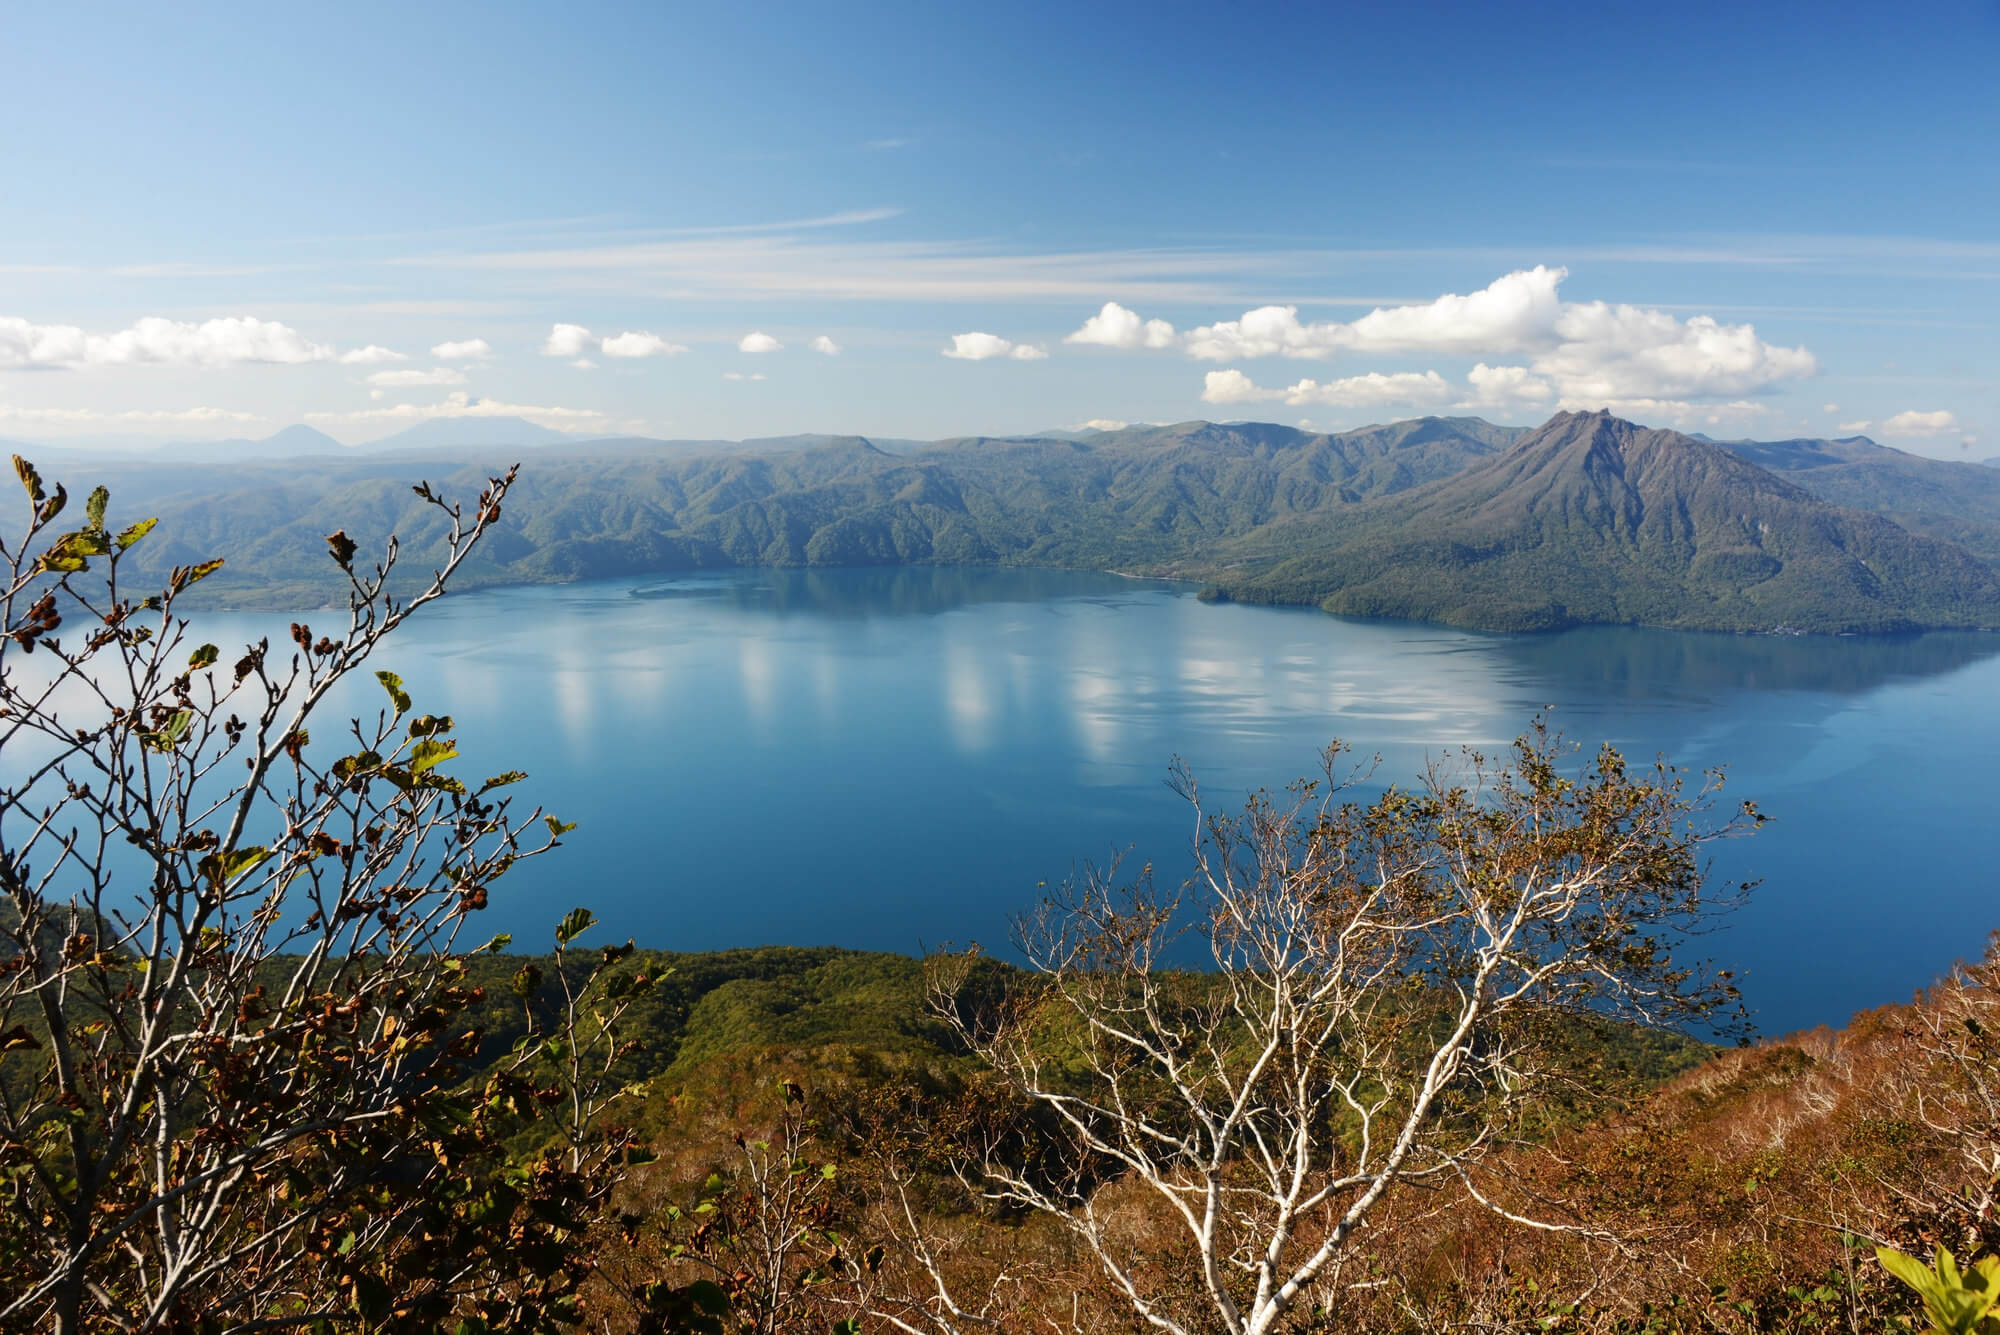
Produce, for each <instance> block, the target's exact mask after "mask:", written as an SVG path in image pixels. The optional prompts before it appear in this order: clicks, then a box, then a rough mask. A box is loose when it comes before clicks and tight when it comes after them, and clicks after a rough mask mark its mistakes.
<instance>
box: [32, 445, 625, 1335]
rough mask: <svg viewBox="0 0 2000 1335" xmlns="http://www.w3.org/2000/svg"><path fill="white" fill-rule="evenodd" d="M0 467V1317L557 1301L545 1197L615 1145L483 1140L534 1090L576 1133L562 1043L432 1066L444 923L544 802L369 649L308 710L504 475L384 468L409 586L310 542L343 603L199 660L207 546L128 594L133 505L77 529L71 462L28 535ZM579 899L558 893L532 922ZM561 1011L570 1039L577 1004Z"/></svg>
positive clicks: (557, 1308) (113, 1325)
mask: <svg viewBox="0 0 2000 1335" xmlns="http://www.w3.org/2000/svg"><path fill="white" fill-rule="evenodd" d="M15 469H16V472H17V474H18V475H19V477H20V479H21V482H22V485H23V486H24V488H25V489H26V491H27V494H28V503H29V515H28V519H27V522H26V523H25V524H24V525H22V526H21V527H20V528H19V529H17V530H16V531H15V532H13V533H9V534H0V580H4V585H0V634H4V636H5V638H4V639H0V757H4V763H3V764H0V902H3V903H4V907H0V1054H4V1055H0V1189H4V1191H5V1193H6V1203H5V1205H4V1207H0V1217H4V1222H0V1327H5V1328H9V1329H18V1328H24V1327H28V1326H33V1327H34V1328H36V1329H53V1330H56V1331H59V1332H73V1331H81V1330H84V1329H92V1330H116V1331H150V1330H162V1329H170V1328H171V1329H180V1328H184V1327H185V1328H191V1327H193V1326H195V1325H197V1324H198V1325H199V1326H200V1328H201V1329H203V1330H217V1331H224V1330H256V1329H265V1328H272V1327H279V1326H295V1325H303V1324H307V1323H310V1322H319V1323H322V1324H326V1323H331V1324H336V1325H345V1324H352V1325H358V1326H363V1327H368V1328H379V1327H383V1326H393V1325H396V1324H397V1323H398V1322H421V1321H422V1320H426V1319H431V1318H434V1317H441V1316H442V1315H443V1314H444V1313H446V1312H449V1311H453V1310H461V1311H465V1312H469V1313H472V1314H474V1315H478V1314H481V1313H484V1314H488V1315H495V1316H505V1315H506V1314H507V1313H509V1312H513V1313H516V1314H519V1313H523V1312H530V1311H533V1310H535V1309H536V1308H537V1307H539V1308H540V1309H542V1310H543V1311H544V1312H546V1313H549V1314H556V1313H560V1312H563V1311H565V1310H567V1309H565V1307H564V1304H565V1303H570V1302H571V1301H572V1300H573V1293H574V1289H575V1286H576V1281H577V1276H578V1275H579V1274H580V1273H581V1270H582V1269H583V1268H587V1267H586V1266H584V1265H583V1263H581V1262H579V1260H578V1258H577V1257H576V1255H575V1254H574V1252H575V1248H574V1246H573V1239H574V1238H575V1237H576V1236H578V1231H577V1230H578V1228H580V1227H581V1223H580V1221H572V1224H573V1225H574V1226H572V1225H571V1224H565V1223H564V1222H562V1221H561V1212H562V1211H564V1210H570V1211H571V1212H572V1213H576V1214H581V1213H582V1212H583V1211H584V1207H585V1206H587V1205H588V1204H589V1202H590V1201H591V1200H593V1199H596V1198H598V1197H599V1196H601V1193H602V1191H603V1190H604V1189H605V1187H604V1185H603V1182H604V1180H605V1179H608V1178H609V1177H610V1176H612V1175H611V1174H610V1173H609V1172H608V1171H606V1164H607V1163H608V1162H609V1159H608V1158H606V1155H609V1154H612V1153H613V1150H612V1149H608V1148H606V1146H607V1145H608V1144H609V1142H606V1144H605V1145H600V1146H599V1147H598V1148H597V1149H595V1150H593V1151H591V1155H592V1156H594V1157H593V1158H592V1161H591V1162H590V1163H586V1162H585V1157H584V1156H578V1155H575V1154H573V1155H572V1156H571V1158H570V1160H569V1162H568V1163H567V1165H562V1164H554V1163H544V1164H541V1165H540V1166H539V1167H536V1168H535V1169H534V1170H533V1171H532V1172H530V1171H526V1170H520V1169H518V1166H510V1164H509V1163H508V1161H507V1159H506V1156H505V1155H504V1154H502V1153H501V1140H502V1138H503V1137H504V1136H505V1135H506V1134H508V1133H509V1132H510V1130H518V1129H519V1128H520V1127H521V1126H524V1125H527V1124H528V1123H529V1122H530V1121H532V1120H533V1119H534V1118H535V1116H536V1115H537V1110H538V1109H539V1108H540V1107H542V1106H544V1105H550V1104H558V1103H565V1102H566V1101H567V1103H568V1106H570V1107H571V1108H572V1110H573V1112H575V1113H576V1114H577V1116H575V1117H573V1118H572V1121H575V1122H577V1123H579V1125H577V1126H575V1127H572V1128H571V1129H572V1130H574V1131H577V1132H579V1133H580V1132H581V1130H582V1128H581V1125H580V1123H581V1121H582V1116H581V1114H582V1112H583V1108H584V1103H590V1104H591V1105H592V1106H593V1107H594V1106H595V1104H596V1103H597V1102H599V1101H600V1100H599V1098H598V1095H597V1092H596V1091H597V1089H598V1083H597V1082H594V1081H593V1080H591V1079H588V1078H586V1077H587V1075H588V1072H587V1071H586V1070H585V1069H584V1068H583V1067H577V1068H575V1069H572V1070H569V1071H568V1072H567V1074H565V1073H564V1072H563V1071H561V1070H558V1071H556V1072H555V1074H553V1075H550V1074H548V1073H547V1072H546V1071H545V1070H543V1068H544V1067H546V1065H547V1058H548V1057H550V1056H553V1057H555V1058H556V1059H557V1061H558V1062H559V1063H560V1061H562V1060H563V1059H564V1056H565V1054H564V1053H563V1052H562V1051H561V1050H560V1049H561V1044H562V1041H563V1040H562V1039H561V1037H560V1035H558V1036H556V1037H551V1038H549V1039H548V1041H549V1042H550V1043H553V1044H555V1047H553V1048H550V1049H549V1050H548V1052H546V1053H545V1052H543V1050H542V1049H541V1048H540V1047H537V1046H533V1045H532V1044H529V1043H524V1044H523V1046H522V1047H521V1048H520V1050H519V1051H517V1053H516V1054H515V1057H514V1058H513V1059H512V1060H510V1061H508V1062H504V1063H503V1064H502V1066H501V1067H500V1068H497V1069H491V1070H489V1073H488V1075H487V1076H486V1077H485V1078H484V1079H483V1081H475V1082H473V1084H472V1085H471V1087H470V1088H469V1089H460V1088H458V1085H459V1084H460V1082H462V1081H463V1080H464V1079H465V1078H466V1068H465V1062H466V1059H467V1058H469V1057H471V1056H472V1055H473V1052H474V1050H475V1049H476V1047H477V1045H478V1041H479V1036H478V1034H477V1032H475V1031H474V1030H473V1029H472V1028H470V1027H469V1026H468V1025H467V1023H466V1021H465V1019H464V1017H465V1015H466V1014H467V1012H468V1011H469V1010H470V1009H471V1008H473V1007H475V1006H477V1005H479V1004H480V1003H481V1002H482V1001H483V999H484V993H483V989H482V987H481V986H480V985H479V984H477V983H476V982H475V981H474V980H473V979H472V977H471V975H470V973H469V971H468V964H467V958H466V956H467V954H468V952H467V950H465V949H464V948H462V947H461V943H460V939H459V938H460V935H461V933H462V932H463V931H464V930H465V929H466V926H467V924H468V922H469V921H470V920H471V918H472V915H474V914H475V913H477V911H478V910H480V909H482V908H484V907H485V905H486V903H487V898H488V894H489V891H490V889H491V887H492V886H493V884H494V882H495V881H496V880H497V879H498V878H499V877H500V876H502V875H503V874H504V873H505V872H506V871H508V870H509V869H510V868H511V867H513V866H516V865H518V864H519V863H520V862H521V861H522V860H523V859H526V858H531V857H535V856H537V855H539V854H541V853H543V852H546V851H547V850H549V849H550V848H553V847H555V845H556V842H557V839H558V837H559V836H560V835H561V834H562V833H563V832H564V830H565V829H566V828H567V827H565V826H563V825H561V824H560V823H559V822H556V821H555V820H554V819H553V818H545V817H543V816H542V814H541V813H540V812H539V811H536V812H532V813H528V814H526V815H522V814H518V813H517V812H516V811H515V810H514V809H513V808H512V807H511V805H510V803H509V800H508V797H507V795H506V794H504V793H500V792H498V791H497V790H499V789H502V788H505V787H506V786H507V785H509V784H511V783H512V782H514V781H516V780H517V779H520V778H522V777H525V776H523V775H520V774H518V773H507V774H501V775H497V776H495V777H493V778H490V779H487V780H486V781H485V782H484V783H482V784H477V785H468V784H466V783H465V782H463V781H461V780H459V779H457V778H454V777H451V775H450V774H449V773H448V762H450V761H451V760H453V759H454V758H455V757H456V756H457V750H456V747H455V744H454V741H453V725H452V721H451V720H450V719H449V718H446V717H440V716H436V715H430V714H418V713H417V712H416V711H415V708H414V704H413V702H412V701H411V699H410V697H409V695H408V693H407V692H406V691H405V690H404V688H403V685H402V682H401V681H400V679H399V678H397V677H396V676H395V675H394V674H393V673H389V672H378V673H377V674H376V675H377V677H378V678H379V680H380V683H381V685H382V687H383V689H384V690H385V691H386V698H387V704H386V706H385V707H384V708H382V709H381V710H380V711H379V712H378V713H377V714H376V716H375V717H374V719H373V720H372V721H363V720H354V721H352V722H351V723H349V724H348V726H347V727H346V728H345V730H344V731H345V736H344V737H337V736H336V735H335V731H336V730H334V729H324V730H323V732H322V738H323V740H320V741H317V742H316V741H315V740H314V739H313V737H312V735H311V733H310V731H309V728H308V724H310V723H316V722H318V719H317V717H316V716H317V714H318V713H320V712H321V707H322V706H323V705H324V704H325V702H326V701H327V700H328V698H329V696H330V694H331V693H332V692H333V691H334V689H335V688H336V687H337V686H338V685H339V684H340V683H341V682H342V681H343V680H346V679H348V678H350V677H351V676H353V675H354V674H355V673H356V672H358V671H359V670H361V668H362V667H363V665H364V664H365V663H366V662H367V661H368V660H369V659H370V658H371V656H372V655H373V654H374V653H375V651H376V650H377V648H378V647H379V646H380V645H381V644H382V642H383V640H384V638H385V637H387V636H388V635H390V634H391V633H393V632H394V631H395V630H396V629H397V628H398V627H399V626H401V625H402V624H403V623H404V621H405V620H406V619H407V618H408V617H409V616H410V615H411V614H412V613H414V612H415V611H416V610H417V609H418V608H421V607H422V606H424V605H425V604H426V603H429V602H431V601H432V600H434V599H435V598H437V597H439V596H440V595H442V594H443V593H444V591H445V587H446V584H447V582H448V581H449V580H450V579H451V577H452V575H453V574H454V572H455V571H457V570H458V569H459V567H460V566H461V564H462V563H463V562H464V561H465V559H466V558H467V556H468V555H469V554H470V553H471V552H472V550H473V548H474V546H475V545H476V544H477V543H478V542H479V540H480V539H481V537H482V536H483V535H485V534H486V533H487V532H488V531H489V530H490V528H491V527H492V526H493V525H494V524H495V523H496V522H497V521H498V520H499V517H500V511H501V503H502V501H503V500H504V498H505V497H506V495H507V491H508V488H509V487H510V485H511V484H512V482H513V479H514V474H513V473H512V472H511V471H510V472H508V473H507V474H506V475H504V476H500V477H495V478H493V479H491V481H490V483H489V484H488V485H487V487H486V488H485V490H484V491H483V492H482V493H481V494H480V495H479V497H478V499H477V501H476V503H475V504H473V505H472V506H471V507H469V508H462V507H461V506H459V505H457V504H454V503H451V502H448V501H447V500H445V499H444V498H442V497H440V496H438V495H435V494H434V493H432V491H431V490H430V489H429V488H428V487H427V486H419V487H418V488H417V489H416V490H417V492H418V494H419V495H420V496H422V497H423V498H424V499H425V500H426V501H428V502H430V503H431V504H432V505H434V506H436V507H437V509H438V511H439V512H440V514H441V518H442V520H443V522H444V525H445V527H446V529H447V535H446V538H445V541H444V548H443V550H444V556H443V559H442V563H441V564H440V565H439V567H438V568H437V569H436V570H435V571H433V572H432V574H431V575H430V576H429V578H428V579H422V580H418V581H417V582H416V583H415V584H414V590H415V591H414V592H413V593H412V594H411V595H410V596H408V597H407V598H399V597H397V596H394V594H393V593H392V591H391V579H392V576H393V575H396V574H397V572H396V564H397V548H396V543H395V540H394V539H393V538H392V539H390V540H389V543H388V545H387V549H386V551H385V553H384V555H383V556H382V558H381V559H380V560H379V561H378V562H376V563H375V564H373V566H372V568H364V567H362V566H359V565H357V564H356V561H355V554H356V545H355V543H354V542H353V541H352V540H351V539H349V538H348V537H347V536H346V535H345V533H335V534H333V535H332V536H331V537H330V538H328V539H327V542H328V544H329V548H330V552H331V556H332V559H333V560H334V561H335V562H336V564H337V565H338V567H339V568H340V569H341V571H342V572H344V574H345V576H346V581H347V588H348V596H347V608H346V613H345V615H344V617H343V618H342V621H343V624H342V625H341V627H340V628H339V629H338V630H336V631H334V632H333V633H332V634H328V635H315V634H314V632H313V631H312V630H311V629H309V628H308V627H306V626H304V625H298V624H295V625H293V626H292V630H291V637H292V640H293V645H292V646H291V647H290V649H289V650H279V651H277V652H274V651H273V648H272V646H271V644H270V643H269V642H268V641H260V642H259V643H256V644H253V645H249V646H246V647H245V648H244V649H243V651H242V652H241V653H240V655H239V654H235V653H232V654H229V655H224V654H223V653H222V651H221V650H220V649H219V648H218V647H217V646H216V645H213V644H205V643H199V642H198V641H197V640H196V639H195V637H194V634H193V627H192V626H191V624H190V621H189V619H188V618H187V617H186V616H184V615H182V614H181V613H180V612H178V611H177V610H176V605H177V603H178V602H179V601H180V600H181V598H182V596H183V595H184V594H185V593H186V591H187V590H188V589H189V588H190V587H192V586H193V585H195V584H196V583H197V582H199V581H200V580H202V579H203V578H205V577H206V576H208V575H209V574H211V573H212V572H213V571H214V570H215V569H216V568H217V567H218V566H220V564H221V562H219V561H210V562H207V563H204V564H200V565H195V566H191V567H182V568H177V569H175V570H174V571H173V572H172V575H171V577H170V578H169V579H168V580H167V581H166V588H165V589H164V590H163V591H160V592H158V593H157V594H154V595H152V596H144V597H140V596H135V595H133V594H131V593H129V592H128V591H127V589H126V587H125V581H123V580H121V566H122V565H124V564H125V562H126V558H127V554H128V553H129V552H130V551H131V549H132V548H133V547H134V546H135V545H136V544H138V543H139V542H140V541H141V540H142V539H144V538H145V537H146V535H147V533H148V531H149V530H150V529H151V528H152V527H153V524H154V521H153V520H151V519H145V520H140V521H139V522H137V523H133V524H131V525H129V526H127V527H125V528H123V529H122V530H115V531H114V530H113V529H111V528H107V527H106V506H107V502H108V498H107V496H106V494H105V491H104V489H103V488H98V489H97V490H96V491H94V492H93V493H92V494H91V495H90V497H89V499H88V502H87V504H86V506H85V512H86V513H85V517H84V523H83V525H82V526H81V527H79V528H76V529H74V530H72V531H69V532H59V531H58V530H57V529H55V528H54V524H55V521H56V519H57V517H58V515H59V514H60V513H61V512H62V511H63V510H64V508H65V502H66V500H67V497H66V495H65V493H64V491H63V489H62V488H61V487H55V488H54V489H53V490H50V489H49V488H47V487H45V485H44V483H43V481H42V479H41V478H40V476H39V475H38V474H37V473H36V471H35V470H34V469H33V468H32V467H31V466H29V465H28V464H27V463H25V462H23V461H22V460H20V459H18V458H17V459H16V460H15ZM59 632H62V633H60V634H59ZM587 925H588V919H587V915H585V916H584V917H582V918H578V917H576V916H575V915H573V916H572V918H571V919H570V920H568V921H567V922H566V923H565V925H564V927H563V929H561V931H560V932H559V943H560V944H561V945H567V943H568V942H569V940H570V939H572V938H573V937H574V936H575V935H576V933H577V932H579V931H581V930H582V929H583V927H584V926H587ZM496 944H498V943H496ZM473 953H475V954H476V952H473ZM617 953H618V952H615V951H614V952H606V956H605V961H604V962H605V963H606V964H608V963H610V962H612V961H613V959H614V957H615V956H616V955H617ZM475 963H477V961H476V960H475ZM634 985H635V984H634V983H633V982H632V981H631V980H629V979H627V980H624V981H623V982H620V983H619V984H618V986H617V987H616V988H614V989H612V990H614V991H616V990H620V989H622V990H623V991H625V992H629V991H630V990H631V988H632V987H633V986H634ZM623 1004H624V1003H623V1002H622V1001H621V1000H620V999H619V998H617V997H612V998H611V999H610V1000H609V1001H608V1002H607V1003H605V1005H604V1006H600V1007H599V1011H600V1012H601V1015H600V1019H599V1022H598V1023H597V1024H596V1025H595V1026H594V1027H593V1028H592V1030H591V1033H590V1034H588V1035H585V1036H584V1037H583V1041H585V1042H590V1041H595V1040H599V1039H602V1038H603V1037H604V1033H605V1030H606V1029H607V1028H608V1027H609V1024H610V1023H611V1022H614V1021H615V1018H616V1015H617V1014H618V1013H621V1011H620V1008H621V1006H622V1005H623ZM564 1018H567V1019H568V1020H569V1021H570V1024H569V1025H568V1031H567V1032H568V1034H569V1038H570V1040H571V1041H572V1042H574V1041H575V1040H576V1038H577V1035H576V1029H577V1026H576V1024H575V1023H574V1021H575V1019H576V1011H575V1008H574V1007H572V1008H571V1010H570V1011H569V1012H568V1013H567V1016H566V1017H565V1016H559V1017H558V1019H559V1020H561V1019H564ZM543 1037H545V1036H541V1035H537V1036H535V1040H534V1041H535V1042H536V1043H539V1042H540V1041H541V1039H542V1038H543ZM538 1072H539V1074H538ZM578 1090H583V1091H584V1092H582V1093H581V1094H577V1093H576V1091H578ZM572 1096H573V1097H572ZM577 1100H581V1101H577ZM510 1174H511V1176H509V1175H510ZM530 1205H533V1206H534V1207H535V1208H536V1209H537V1210H539V1211H540V1213H539V1214H538V1215H536V1216H535V1217H534V1218H529V1217H528V1215H527V1213H526V1212H527V1209H528V1207H529V1206H530ZM461 1299H464V1301H465V1302H467V1303H470V1304H471V1305H470V1306H465V1307H457V1308H455V1307H454V1304H456V1303H459V1302H460V1300H461ZM510 1304H511V1305H510ZM524 1324H527V1323H525V1322H524ZM471 1328H476V1327H471Z"/></svg>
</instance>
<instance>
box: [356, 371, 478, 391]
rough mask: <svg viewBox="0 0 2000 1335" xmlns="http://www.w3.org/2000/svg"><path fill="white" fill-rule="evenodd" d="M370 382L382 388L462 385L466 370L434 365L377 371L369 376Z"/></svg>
mask: <svg viewBox="0 0 2000 1335" xmlns="http://www.w3.org/2000/svg"><path fill="white" fill-rule="evenodd" d="M368 383H369V384H371V385H375V386H378V387H379V388H382V389H409V388H412V387H414V386H417V385H462V384H464V383H465V372H463V371H454V370H452V369H451V368H450V367H449V366H438V367H433V368H432V369H430V370H428V371H377V372H375V374H373V375H371V376H369V377H368Z"/></svg>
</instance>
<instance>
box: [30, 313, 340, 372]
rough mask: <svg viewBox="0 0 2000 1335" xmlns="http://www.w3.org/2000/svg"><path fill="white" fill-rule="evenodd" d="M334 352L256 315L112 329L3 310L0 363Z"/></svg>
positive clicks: (215, 362)
mask: <svg viewBox="0 0 2000 1335" xmlns="http://www.w3.org/2000/svg"><path fill="white" fill-rule="evenodd" d="M333 355H334V351H333V349H332V348H330V347H328V346H327V345H325V344H324V343H314V342H313V341H312V340H310V339H308V338H306V337H305V335H303V334H301V333H299V331H298V330H296V329H293V328H292V327H291V326H289V325H283V324H279V323H278V322H277V321H275V320H259V319H256V318H255V317H252V316H226V317H223V318H220V319H215V320H205V321H203V322H202V323H200V324H194V323H191V322H188V321H183V320H166V319H162V318H160V317H158V316H147V317H146V318H145V319H143V320H139V321H136V322H135V323H134V324H133V325H132V326H131V327H130V328H127V329H121V330H119V331H117V332H116V333H112V334H89V333H85V332H84V331H83V330H82V329H80V328H78V327H77V326H75V325H38V324H31V323H30V322H28V321H27V320H24V319H20V318H19V317H16V316H0V368H13V369H39V368H67V367H78V366H131V365H147V364H152V365H169V366H201V367H215V366H235V365H239V364H241V363H244V362H275V363H280V364H286V365H296V364H298V363H301V362H319V361H328V360H331V359H332V357H333Z"/></svg>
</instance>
